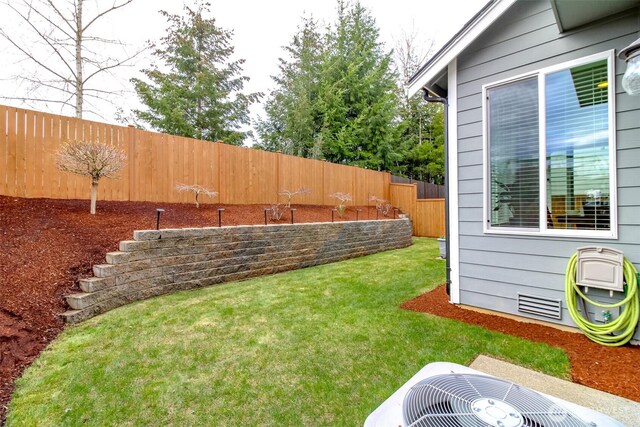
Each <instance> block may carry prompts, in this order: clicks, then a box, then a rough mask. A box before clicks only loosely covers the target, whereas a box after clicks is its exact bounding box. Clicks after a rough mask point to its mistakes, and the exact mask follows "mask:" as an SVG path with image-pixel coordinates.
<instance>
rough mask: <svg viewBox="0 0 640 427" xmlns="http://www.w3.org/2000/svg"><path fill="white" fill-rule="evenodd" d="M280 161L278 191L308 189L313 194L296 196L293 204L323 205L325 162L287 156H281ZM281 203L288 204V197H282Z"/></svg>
mask: <svg viewBox="0 0 640 427" xmlns="http://www.w3.org/2000/svg"><path fill="white" fill-rule="evenodd" d="M279 160H280V162H279V165H278V191H283V190H289V191H296V190H298V189H300V188H306V189H308V190H310V191H311V192H310V193H308V194H301V195H297V196H295V197H294V198H293V199H292V202H293V203H295V204H311V205H321V204H323V200H324V194H323V193H324V190H323V186H322V168H323V164H324V162H322V161H319V160H310V159H303V158H302V157H295V156H287V155H280V159H279ZM279 201H280V202H281V203H286V197H282V196H281V197H280V198H279Z"/></svg>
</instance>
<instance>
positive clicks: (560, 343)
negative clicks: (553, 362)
mask: <svg viewBox="0 0 640 427" xmlns="http://www.w3.org/2000/svg"><path fill="white" fill-rule="evenodd" d="M402 307H403V308H405V309H407V310H412V311H418V312H423V313H430V314H435V315H436V316H442V317H447V318H449V319H455V320H459V321H462V322H465V323H470V324H474V325H479V326H482V327H485V328H487V329H491V330H494V331H499V332H502V333H505V334H509V335H515V336H518V337H521V338H524V339H527V340H530V341H537V342H544V343H547V344H549V345H551V346H554V347H559V348H561V349H563V350H564V351H566V352H567V354H568V355H569V360H570V361H571V377H572V380H573V381H574V382H576V383H578V384H583V385H585V386H587V387H591V388H595V389H598V390H602V391H606V392H608V393H611V394H615V395H618V396H622V397H626V398H627V399H631V400H634V401H636V402H640V366H639V365H640V346H634V347H631V346H628V345H627V346H623V347H605V346H602V345H599V344H596V343H594V342H592V341H590V340H589V339H588V338H586V337H585V336H583V335H582V334H577V333H572V332H565V331H562V330H559V329H556V328H553V327H549V326H544V325H539V324H534V323H526V322H519V321H516V320H512V319H508V318H505V317H502V316H498V315H491V314H485V313H479V312H476V311H473V310H468V309H464V308H460V307H457V306H454V305H452V304H450V303H449V301H448V296H447V294H446V293H445V288H444V286H439V287H438V288H436V289H434V290H433V291H431V292H427V293H426V294H423V295H420V296H419V297H417V298H415V299H413V300H411V301H407V302H406V303H404V304H402Z"/></svg>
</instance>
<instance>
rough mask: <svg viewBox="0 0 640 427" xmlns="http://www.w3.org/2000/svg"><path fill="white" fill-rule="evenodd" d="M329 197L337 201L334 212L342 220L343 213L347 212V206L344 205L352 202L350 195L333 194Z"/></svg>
mask: <svg viewBox="0 0 640 427" xmlns="http://www.w3.org/2000/svg"><path fill="white" fill-rule="evenodd" d="M329 197H333V198H334V199H337V200H338V205H337V206H336V212H338V216H339V217H340V218H342V217H343V216H344V213H345V212H346V210H347V206H346V205H345V203H347V202H350V201H351V200H352V197H351V194H350V193H333V194H330V195H329Z"/></svg>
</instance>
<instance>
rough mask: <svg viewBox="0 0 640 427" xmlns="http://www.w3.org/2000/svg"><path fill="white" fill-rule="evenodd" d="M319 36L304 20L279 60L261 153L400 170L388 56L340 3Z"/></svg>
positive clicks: (364, 16) (369, 26)
mask: <svg viewBox="0 0 640 427" xmlns="http://www.w3.org/2000/svg"><path fill="white" fill-rule="evenodd" d="M337 4H338V18H337V22H336V24H335V25H333V26H330V27H328V28H327V29H326V31H325V33H324V34H322V33H321V32H320V31H319V30H318V27H317V23H316V22H315V21H314V20H313V19H304V20H303V23H302V26H301V27H300V29H299V30H298V33H297V34H296V35H295V36H294V38H293V40H292V42H291V44H290V45H289V46H287V47H286V48H285V50H286V52H287V54H288V57H289V59H286V60H285V59H281V60H280V70H279V74H278V76H275V77H274V78H273V79H274V81H275V83H276V89H275V90H274V91H272V92H271V94H270V96H269V99H268V100H267V102H266V105H265V111H266V118H265V119H264V120H260V121H259V122H258V125H257V127H256V128H257V131H258V134H259V136H260V138H261V142H260V143H259V145H258V146H259V147H261V148H264V149H267V150H273V151H278V150H280V151H283V152H285V153H287V154H293V155H298V156H304V157H312V158H323V159H326V160H329V161H332V162H336V163H345V164H351V165H358V166H363V167H367V168H371V169H385V170H393V169H397V164H398V163H399V162H400V160H401V157H400V155H399V153H398V147H397V146H398V143H397V139H396V138H395V136H396V134H395V132H396V122H395V121H396V114H397V97H396V84H395V76H394V74H393V72H392V71H391V54H390V53H386V52H384V51H383V47H382V44H381V43H380V42H379V41H378V39H379V30H378V28H377V26H376V23H375V20H374V19H373V18H372V17H371V15H370V13H369V12H368V11H367V10H366V9H365V8H364V7H363V6H362V5H361V4H360V3H359V2H357V3H355V4H353V5H349V4H347V3H345V2H344V1H342V0H339V1H338V3H337Z"/></svg>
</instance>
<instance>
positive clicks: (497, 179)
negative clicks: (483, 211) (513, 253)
mask: <svg viewBox="0 0 640 427" xmlns="http://www.w3.org/2000/svg"><path fill="white" fill-rule="evenodd" d="M487 103H488V125H489V126H488V141H489V181H490V200H491V203H490V204H491V207H490V209H491V212H490V216H489V218H488V220H489V222H490V225H491V227H514V228H532V229H537V228H539V222H540V221H539V210H540V199H539V197H540V196H539V194H540V188H539V187H540V185H539V167H540V166H539V165H540V154H539V152H540V148H539V129H538V120H539V119H538V79H537V77H535V78H529V79H526V80H520V81H517V82H513V83H509V84H506V85H501V86H498V87H495V88H491V89H489V90H487Z"/></svg>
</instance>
